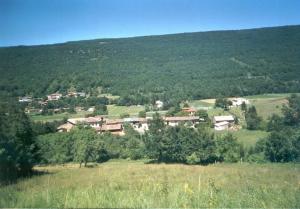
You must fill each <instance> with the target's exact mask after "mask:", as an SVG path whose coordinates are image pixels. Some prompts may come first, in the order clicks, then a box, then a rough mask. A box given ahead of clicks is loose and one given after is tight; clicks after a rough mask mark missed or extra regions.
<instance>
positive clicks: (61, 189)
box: [0, 161, 300, 208]
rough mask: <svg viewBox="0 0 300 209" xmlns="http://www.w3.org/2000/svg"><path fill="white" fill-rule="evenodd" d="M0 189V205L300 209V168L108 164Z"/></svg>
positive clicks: (52, 171)
mask: <svg viewBox="0 0 300 209" xmlns="http://www.w3.org/2000/svg"><path fill="white" fill-rule="evenodd" d="M38 169H39V170H43V171H45V170H47V171H48V172H49V174H45V175H41V176H35V177H33V178H31V179H23V180H20V181H19V182H18V183H16V184H14V185H10V186H5V187H2V188H0V207H14V208H16V207H18V208H25V207H26V208H32V207H43V208H44V207H67V208H75V207H84V208H86V207H92V208H99V207H106V208H120V207H122V208H124V207H128V208H129V207H139V208H140V207H143V208H147V207H148V208H149V207H151V208H167V207H168V208H170V207H172V208H179V207H180V208H195V207H210V208H212V207H235V208H237V207H239V208H240V207H248V208H275V207H276V208H278V207H279V208H299V207H300V165H297V164H296V165H295V164H264V165H250V164H216V165H209V166H188V165H180V164H170V165H166V164H145V163H143V162H141V161H110V162H107V163H104V164H100V165H96V166H95V167H93V168H81V169H80V168H78V167H77V165H76V167H74V165H73V166H65V167H62V166H60V167H40V168H38Z"/></svg>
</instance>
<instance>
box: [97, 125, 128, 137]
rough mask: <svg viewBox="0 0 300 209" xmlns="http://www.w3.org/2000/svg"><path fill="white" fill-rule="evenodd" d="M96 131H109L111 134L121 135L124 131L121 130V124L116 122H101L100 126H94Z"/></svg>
mask: <svg viewBox="0 0 300 209" xmlns="http://www.w3.org/2000/svg"><path fill="white" fill-rule="evenodd" d="M95 129H96V131H97V132H98V133H103V132H110V133H111V134H113V135H118V136H123V135H124V134H125V133H124V131H123V125H122V124H120V123H117V124H103V125H102V126H100V127H96V128H95Z"/></svg>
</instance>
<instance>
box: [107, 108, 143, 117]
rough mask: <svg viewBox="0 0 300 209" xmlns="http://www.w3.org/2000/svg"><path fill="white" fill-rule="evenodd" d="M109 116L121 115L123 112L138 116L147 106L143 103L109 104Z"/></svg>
mask: <svg viewBox="0 0 300 209" xmlns="http://www.w3.org/2000/svg"><path fill="white" fill-rule="evenodd" d="M107 110H108V116H111V117H120V115H122V114H129V115H130V116H138V113H139V112H140V111H143V110H145V107H144V106H142V105H133V106H116V105H107Z"/></svg>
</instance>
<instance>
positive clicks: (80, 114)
mask: <svg viewBox="0 0 300 209" xmlns="http://www.w3.org/2000/svg"><path fill="white" fill-rule="evenodd" d="M86 114H91V112H88V111H80V112H77V113H74V114H70V113H66V112H65V113H58V114H53V115H39V114H32V115H30V116H31V119H32V120H33V121H49V122H50V121H54V120H62V119H63V118H65V117H67V118H80V117H84V116H85V115H86Z"/></svg>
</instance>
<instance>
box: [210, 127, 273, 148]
mask: <svg viewBox="0 0 300 209" xmlns="http://www.w3.org/2000/svg"><path fill="white" fill-rule="evenodd" d="M228 132H229V133H232V134H233V136H235V137H236V138H237V140H238V142H239V143H241V144H243V145H244V147H246V148H249V147H253V146H255V143H256V142H257V141H258V140H259V139H262V138H265V137H267V136H268V134H269V133H268V132H266V131H261V130H247V129H240V130H237V131H214V133H215V134H216V135H224V134H226V133H228Z"/></svg>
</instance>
